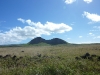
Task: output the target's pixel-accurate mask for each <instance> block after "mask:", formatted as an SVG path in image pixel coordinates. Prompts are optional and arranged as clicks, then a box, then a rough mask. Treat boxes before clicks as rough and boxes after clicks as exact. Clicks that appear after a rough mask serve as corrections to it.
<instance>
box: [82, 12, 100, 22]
mask: <svg viewBox="0 0 100 75" xmlns="http://www.w3.org/2000/svg"><path fill="white" fill-rule="evenodd" d="M82 15H83V16H85V17H86V18H88V19H89V20H91V21H92V22H100V15H98V14H91V13H89V12H86V11H84V13H83V14H82Z"/></svg>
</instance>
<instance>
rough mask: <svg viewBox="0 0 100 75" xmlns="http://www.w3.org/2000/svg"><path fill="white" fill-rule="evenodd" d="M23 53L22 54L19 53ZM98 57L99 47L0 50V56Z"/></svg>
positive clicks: (9, 48)
mask: <svg viewBox="0 0 100 75" xmlns="http://www.w3.org/2000/svg"><path fill="white" fill-rule="evenodd" d="M21 51H24V52H21ZM87 52H88V53H90V54H96V55H100V45H73V46H72V45H71V46H67V45H64V46H60V45H56V46H28V47H5V48H0V55H3V56H5V55H7V54H11V55H17V56H26V55H28V56H34V55H36V54H37V53H39V54H42V55H50V56H51V55H52V56H66V57H75V56H80V55H83V54H85V53H87Z"/></svg>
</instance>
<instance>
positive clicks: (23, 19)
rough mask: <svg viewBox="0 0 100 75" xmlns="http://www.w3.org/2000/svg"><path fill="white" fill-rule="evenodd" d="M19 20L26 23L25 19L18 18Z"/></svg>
mask: <svg viewBox="0 0 100 75" xmlns="http://www.w3.org/2000/svg"><path fill="white" fill-rule="evenodd" d="M17 20H19V21H21V22H22V23H25V20H24V19H22V18H18V19H17Z"/></svg>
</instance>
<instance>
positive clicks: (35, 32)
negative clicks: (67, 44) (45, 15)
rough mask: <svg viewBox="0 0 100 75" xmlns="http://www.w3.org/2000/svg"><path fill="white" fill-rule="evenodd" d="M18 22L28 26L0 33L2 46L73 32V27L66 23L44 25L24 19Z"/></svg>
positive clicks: (47, 23)
mask: <svg viewBox="0 0 100 75" xmlns="http://www.w3.org/2000/svg"><path fill="white" fill-rule="evenodd" d="M18 20H19V21H21V22H22V23H27V24H28V25H27V26H25V27H23V28H21V27H15V28H12V29H10V30H9V31H5V32H0V44H11V43H18V42H20V41H22V40H25V39H28V38H34V37H38V36H41V35H51V34H52V33H64V32H68V31H71V30H72V27H70V26H68V25H66V24H64V23H59V24H56V23H53V22H46V23H45V24H42V23H41V22H37V23H35V22H32V21H31V20H24V19H22V18H19V19H18Z"/></svg>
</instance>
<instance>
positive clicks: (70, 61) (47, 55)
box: [0, 44, 100, 75]
mask: <svg viewBox="0 0 100 75" xmlns="http://www.w3.org/2000/svg"><path fill="white" fill-rule="evenodd" d="M0 75H100V45H99V44H96V45H95V44H91V45H55V46H50V45H47V46H43V45H41V46H38V45H34V46H32V45H31V46H21V47H1V48H0Z"/></svg>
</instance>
